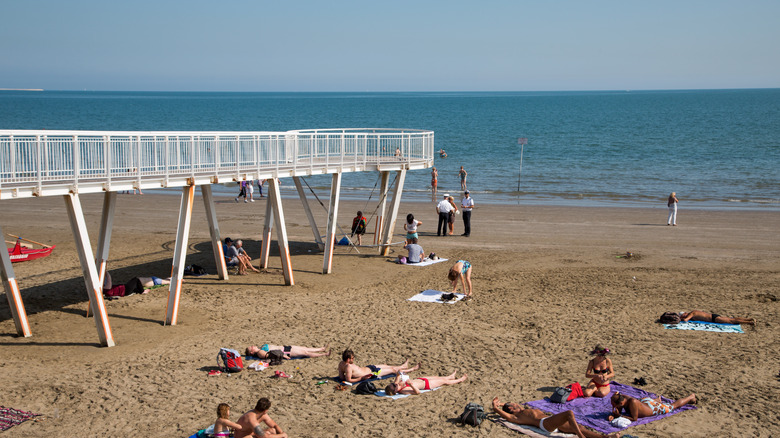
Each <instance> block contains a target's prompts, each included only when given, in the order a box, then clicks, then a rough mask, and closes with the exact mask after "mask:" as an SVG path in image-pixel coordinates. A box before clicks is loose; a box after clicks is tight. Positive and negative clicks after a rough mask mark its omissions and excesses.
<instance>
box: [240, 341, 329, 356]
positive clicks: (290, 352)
mask: <svg viewBox="0 0 780 438" xmlns="http://www.w3.org/2000/svg"><path fill="white" fill-rule="evenodd" d="M271 350H280V351H282V352H284V358H285V359H290V358H293V357H321V356H330V350H328V346H327V345H326V346H324V347H301V346H299V345H284V346H282V345H271V344H263V345H262V346H260V347H258V346H257V345H250V346H249V347H247V349H246V351H245V352H244V353H245V354H246V355H247V356H254V357H256V358H258V359H265V358H267V357H268V352H269V351H271Z"/></svg>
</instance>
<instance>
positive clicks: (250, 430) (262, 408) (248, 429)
mask: <svg viewBox="0 0 780 438" xmlns="http://www.w3.org/2000/svg"><path fill="white" fill-rule="evenodd" d="M269 409H271V400H268V399H267V398H265V397H263V398H261V399H260V400H258V401H257V404H256V405H255V408H254V409H252V410H251V411H249V412H247V413H245V414H244V415H242V416H241V418H239V419H238V425H239V426H241V429H240V430H236V433H235V435H234V436H235V438H244V437H261V438H287V434H286V433H284V431H283V430H282V428H281V427H279V425H278V424H276V422H275V421H274V420H272V419H271V417H270V416H269V415H268V410H269ZM263 424H265V426H266V428H265V429H264V428H263Z"/></svg>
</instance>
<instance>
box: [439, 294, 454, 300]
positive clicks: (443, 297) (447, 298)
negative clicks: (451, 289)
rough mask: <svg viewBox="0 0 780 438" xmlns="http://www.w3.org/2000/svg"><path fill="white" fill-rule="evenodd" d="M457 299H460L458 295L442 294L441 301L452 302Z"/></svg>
mask: <svg viewBox="0 0 780 438" xmlns="http://www.w3.org/2000/svg"><path fill="white" fill-rule="evenodd" d="M457 297H458V296H457V295H455V294H453V293H446V294H441V300H442V301H450V300H454V299H455V298H457Z"/></svg>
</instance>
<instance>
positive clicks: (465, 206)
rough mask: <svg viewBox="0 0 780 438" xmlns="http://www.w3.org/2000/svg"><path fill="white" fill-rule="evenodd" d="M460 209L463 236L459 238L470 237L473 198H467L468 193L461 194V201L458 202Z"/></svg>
mask: <svg viewBox="0 0 780 438" xmlns="http://www.w3.org/2000/svg"><path fill="white" fill-rule="evenodd" d="M460 207H461V210H462V211H463V234H461V236H465V237H469V236H471V210H473V209H474V198H472V197H471V196H469V191H468V190H466V191H464V192H463V200H461V201H460Z"/></svg>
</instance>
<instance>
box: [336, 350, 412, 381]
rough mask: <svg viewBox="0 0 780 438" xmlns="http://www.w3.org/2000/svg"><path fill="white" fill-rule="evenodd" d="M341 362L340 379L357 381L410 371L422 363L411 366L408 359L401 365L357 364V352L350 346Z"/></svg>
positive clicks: (342, 354) (342, 356)
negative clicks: (363, 365) (362, 365)
mask: <svg viewBox="0 0 780 438" xmlns="http://www.w3.org/2000/svg"><path fill="white" fill-rule="evenodd" d="M341 359H342V360H341V362H339V379H341V380H343V381H345V382H350V383H355V382H359V381H361V380H366V379H370V378H372V377H383V376H386V375H388V374H398V373H408V372H410V371H414V370H416V369H418V368H420V364H417V365H415V366H413V367H411V368H410V367H409V360H408V359H407V360H406V361H405V362H404V363H402V364H401V365H395V366H393V365H368V366H365V367H361V366H358V365H355V353H353V352H352V350H350V349H349V348H347V349H346V350H344V352H343V353H341Z"/></svg>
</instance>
